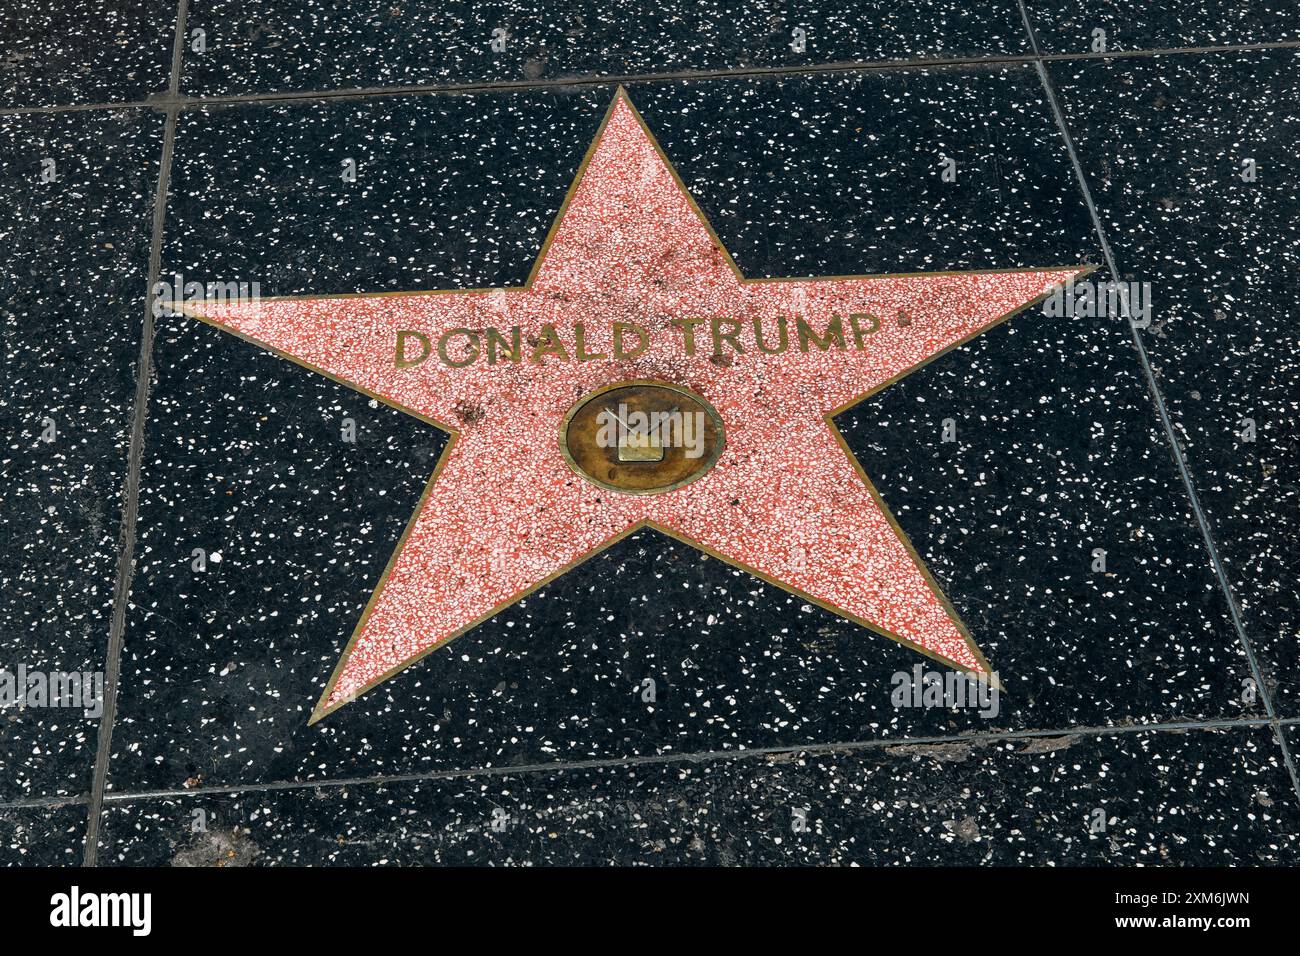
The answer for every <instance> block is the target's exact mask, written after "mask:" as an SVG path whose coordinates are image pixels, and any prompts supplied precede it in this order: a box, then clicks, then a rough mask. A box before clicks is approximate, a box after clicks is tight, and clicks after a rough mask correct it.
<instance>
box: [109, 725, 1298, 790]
mask: <svg viewBox="0 0 1300 956" xmlns="http://www.w3.org/2000/svg"><path fill="white" fill-rule="evenodd" d="M1273 723H1274V722H1273V721H1272V720H1270V719H1268V718H1242V719H1234V718H1224V719H1219V720H1200V721H1170V722H1166V723H1152V724H1126V725H1123V726H1110V727H1076V728H1069V729H1064V730H1009V731H1002V732H991V733H984V734H965V735H961V734H949V735H941V736H929V737H901V738H889V737H886V738H875V739H871V740H855V741H843V742H834V743H823V744H817V743H806V744H780V745H775V746H770V747H751V748H746V749H744V750H707V751H698V752H695V753H667V754H653V755H647V756H640V757H606V758H594V759H591V760H574V761H553V762H547V763H533V764H518V765H511V766H502V767H473V768H469V769H464V770H443V771H428V772H423V773H399V774H375V775H372V776H369V777H339V778H333V779H329V778H325V779H320V780H282V781H274V782H270V783H257V784H229V785H221V786H211V787H194V788H192V789H187V790H141V791H131V792H125V791H124V792H121V793H108V794H106V795H105V797H104V800H105V802H106V803H113V804H117V803H133V802H136V801H139V800H157V799H178V798H186V797H202V796H221V795H226V794H237V793H257V792H263V791H266V792H274V791H281V790H315V789H322V788H339V787H355V786H384V785H389V784H394V783H418V782H422V781H429V782H434V781H440V780H462V779H468V778H472V777H512V776H521V775H524V774H538V773H564V772H571V771H580V770H590V769H599V768H604V767H641V766H656V765H661V764H674V763H690V764H698V763H710V762H713V761H721V760H746V759H755V758H763V757H770V756H779V755H783V754H801V753H806V754H826V753H863V752H870V751H873V750H890V749H893V748H899V747H902V748H907V747H926V746H934V745H936V744H937V745H943V744H991V743H998V742H1011V741H1017V740H1041V739H1043V738H1052V737H1084V736H1091V737H1113V736H1122V735H1128V734H1142V733H1182V732H1185V731H1191V730H1203V731H1217V730H1236V729H1254V728H1258V727H1270V726H1272V725H1273Z"/></svg>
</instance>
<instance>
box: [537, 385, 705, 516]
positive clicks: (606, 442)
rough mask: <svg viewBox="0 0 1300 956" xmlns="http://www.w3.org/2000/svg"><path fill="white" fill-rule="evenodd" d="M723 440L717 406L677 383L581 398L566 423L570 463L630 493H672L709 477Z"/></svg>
mask: <svg viewBox="0 0 1300 956" xmlns="http://www.w3.org/2000/svg"><path fill="white" fill-rule="evenodd" d="M724 445H725V442H724V440H723V436H722V419H721V418H720V417H719V416H718V413H717V412H716V411H715V410H714V408H713V406H712V405H710V404H709V403H708V402H706V401H705V400H704V399H703V398H701V397H700V396H699V395H696V394H695V393H694V392H691V391H690V390H688V389H685V388H682V387H681V386H679V385H668V384H665V383H661V382H623V383H620V384H618V385H611V386H608V387H606V388H602V389H599V390H598V391H595V392H592V393H591V394H589V395H585V396H583V397H582V398H581V399H579V400H578V402H577V404H575V405H574V406H573V408H571V409H569V413H568V414H567V415H565V416H564V420H563V421H562V422H561V423H560V451H561V452H563V454H564V460H565V461H567V462H568V463H569V467H570V468H572V469H573V470H574V471H575V472H577V473H578V474H579V475H581V476H582V477H583V478H585V479H587V481H590V482H591V483H592V484H594V485H598V486H600V487H601V488H608V489H609V490H611V491H621V492H623V493H624V494H631V495H653V494H659V493H661V492H665V491H672V490H673V489H674V488H680V487H682V486H683V485H688V484H690V483H691V482H692V481H695V480H696V479H697V478H700V477H703V476H704V475H705V474H706V473H707V472H708V471H709V469H711V468H712V467H713V466H714V464H715V463H716V462H717V460H718V456H719V455H721V454H722V449H723V447H724Z"/></svg>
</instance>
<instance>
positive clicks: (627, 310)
mask: <svg viewBox="0 0 1300 956" xmlns="http://www.w3.org/2000/svg"><path fill="white" fill-rule="evenodd" d="M1086 271H1089V270H1087V269H1085V268H1081V267H1062V268H1056V269H1038V270H1019V271H1011V272H991V273H990V272H986V273H974V272H972V273H956V274H953V273H933V274H920V275H903V276H876V277H856V278H835V279H806V280H805V279H771V280H763V279H756V280H747V279H744V278H743V277H742V276H741V275H740V272H739V270H738V269H737V268H736V266H735V264H734V263H733V262H732V260H731V258H730V257H729V255H728V254H727V252H726V250H725V249H724V248H723V247H722V244H721V243H720V242H719V241H718V239H717V238H716V236H714V234H713V232H712V230H711V229H710V227H709V225H708V223H707V222H706V220H705V219H704V217H703V215H702V214H701V213H700V211H699V210H698V209H697V208H696V206H695V205H694V203H693V201H692V200H691V198H690V196H689V195H688V194H687V192H686V190H685V188H684V186H683V185H682V183H681V182H680V180H678V178H677V176H676V174H675V172H674V171H673V169H672V167H671V166H670V165H669V164H668V162H667V159H666V158H665V157H664V155H663V154H662V152H661V151H660V150H659V148H658V145H657V144H656V143H655V141H654V139H653V137H652V136H651V135H650V133H649V130H648V129H647V128H646V127H645V125H644V123H643V122H642V121H641V118H640V116H639V115H638V114H637V112H636V110H635V109H634V107H633V106H632V104H631V102H630V101H629V100H628V98H627V96H626V94H625V93H624V92H623V91H621V90H620V91H619V94H618V95H617V97H616V98H615V100H614V102H613V104H612V105H611V107H610V110H609V113H608V115H607V117H606V119H605V122H604V124H603V125H602V127H601V130H600V132H599V133H598V134H597V136H596V140H595V142H594V143H593V144H592V147H591V151H590V152H589V153H588V156H587V159H586V161H585V163H584V165H583V167H582V169H581V170H580V172H579V174H578V177H577V179H576V181H575V182H574V185H573V187H572V189H571V190H570V193H569V196H568V198H567V199H566V202H565V205H564V207H563V208H562V210H561V212H560V215H559V217H558V219H557V221H556V223H555V226H554V228H553V229H552V233H551V236H550V238H549V240H548V242H547V243H546V244H545V245H544V246H543V249H542V253H541V255H540V256H539V258H538V260H537V263H536V264H535V265H534V267H533V272H532V275H531V277H530V278H529V281H528V283H527V284H526V285H525V286H523V287H522V288H517V289H493V290H485V291H466V292H462V291H454V292H429V293H411V294H404V295H397V296H394V295H363V296H342V297H339V296H336V297H321V298H293V299H269V300H262V301H261V302H260V303H257V304H251V305H250V304H225V305H218V304H213V303H206V304H205V303H202V302H198V303H186V304H184V305H183V306H180V305H178V306H177V308H178V309H183V310H184V311H186V312H188V313H189V314H191V315H195V316H196V317H199V318H202V319H205V320H206V321H209V322H212V323H214V324H216V325H218V326H220V327H222V328H225V329H227V330H229V331H231V332H234V333H236V334H238V335H240V336H242V337H244V338H247V339H249V340H250V341H252V342H255V343H257V344H259V345H263V346H265V347H267V348H270V349H272V350H274V351H275V352H276V353H278V354H280V355H282V356H284V357H285V358H288V359H291V360H292V361H295V362H298V363H299V364H302V365H304V366H306V367H308V368H311V369H313V370H316V371H318V372H321V373H322V374H325V375H328V376H330V377H332V378H334V379H336V380H338V381H340V382H343V383H345V384H347V385H349V386H351V387H353V388H355V389H358V390H359V391H362V392H364V393H366V394H367V395H370V396H372V397H374V398H377V399H379V400H380V401H383V402H385V403H387V404H390V405H393V406H395V407H397V408H400V409H402V410H404V411H407V412H409V413H411V414H413V415H417V416H419V417H420V418H422V419H424V420H425V421H428V422H432V423H434V424H436V425H438V426H439V427H442V428H444V429H446V430H448V431H450V432H452V433H453V437H452V440H451V441H450V442H449V443H448V445H447V448H446V450H445V452H444V453H443V456H442V459H441V460H440V461H439V463H438V467H437V469H436V470H435V472H434V475H433V477H432V478H431V479H430V481H429V484H428V486H427V488H426V489H425V493H424V496H423V498H422V499H421V501H420V505H419V508H418V509H417V511H416V513H415V515H414V517H413V518H412V519H411V522H410V524H409V525H408V526H407V529H406V531H405V533H404V534H403V536H402V539H401V541H400V542H399V544H398V546H397V549H396V551H395V553H394V554H393V556H392V559H391V560H390V562H389V565H388V568H387V570H386V571H385V572H384V576H383V578H382V579H381V581H380V582H379V585H378V587H377V588H376V590H375V592H374V595H373V596H372V598H371V600H370V604H369V606H368V607H367V608H366V611H365V613H364V615H363V616H362V618H361V621H360V623H359V624H358V625H357V628H356V631H355V633H354V634H353V636H352V640H351V642H350V643H349V645H348V647H347V650H346V651H345V652H344V654H343V658H342V660H341V661H340V662H339V664H338V667H337V668H336V670H335V672H334V675H333V677H332V678H331V679H330V681H329V684H328V685H327V687H326V689H325V692H324V694H323V695H322V697H321V699H320V702H319V703H318V704H317V706H316V710H315V712H314V713H313V715H312V721H313V722H314V721H316V720H319V719H320V718H321V717H323V716H324V715H325V714H328V713H330V712H331V711H333V710H335V709H337V708H338V707H340V706H342V705H343V704H345V703H347V702H348V701H350V700H352V699H353V698H355V697H356V696H357V695H358V694H361V693H363V692H365V691H366V690H369V689H370V688H372V687H374V686H375V685H376V684H378V683H380V682H381V681H383V680H385V679H387V678H388V677H390V676H392V675H393V674H395V673H396V672H397V671H399V670H401V669H402V668H404V667H406V666H407V665H409V664H411V663H412V662H413V661H415V660H416V659H418V658H420V657H422V656H423V655H424V654H427V653H429V652H430V651H432V650H435V649H437V648H439V647H442V646H443V645H445V644H447V643H448V642H449V641H451V640H452V639H453V638H455V637H457V636H458V635H460V634H462V633H464V632H465V631H467V630H468V629H470V628H472V627H474V626H475V625H476V624H478V623H480V622H482V621H484V620H486V619H487V618H490V617H492V616H493V615H494V614H496V613H497V612H498V611H500V610H501V609H502V608H504V607H506V606H508V605H510V604H511V603H513V602H515V601H517V600H518V599H519V598H521V597H523V596H525V595H527V594H529V593H530V592H532V591H534V590H536V589H537V588H539V587H541V586H542V585H543V584H545V583H546V582H548V581H550V580H552V579H554V578H555V577H557V576H559V575H560V574H563V573H564V572H565V571H567V570H569V569H570V568H572V567H573V566H574V565H576V564H577V563H579V562H581V561H583V560H585V559H586V558H589V557H591V556H592V555H594V554H596V553H597V552H599V551H600V550H602V549H603V548H606V547H608V546H609V545H610V544H612V543H613V542H615V541H617V540H619V539H620V538H622V537H624V536H626V535H628V534H630V533H631V532H633V531H635V530H637V529H638V528H642V527H652V528H655V529H657V530H659V531H661V532H664V533H666V534H669V535H672V536H674V537H676V538H679V539H681V540H683V541H686V542H688V543H690V544H693V545H695V546H697V547H699V548H701V549H703V550H705V551H707V552H709V553H710V554H712V555H715V556H716V557H719V558H721V559H723V560H725V561H727V562H729V563H731V564H733V565H736V566H737V567H741V568H744V569H746V570H748V571H751V572H753V573H754V574H757V575H759V576H760V577H762V578H764V579H765V580H767V581H769V582H771V583H774V584H777V585H779V586H780V587H783V588H785V589H786V590H788V591H791V592H793V593H795V594H798V595H800V596H802V597H803V598H804V599H806V600H808V601H810V602H812V603H815V604H818V605H820V606H822V607H824V608H827V609H829V610H831V611H833V612H835V613H836V614H839V615H842V616H843V617H846V618H849V619H851V620H853V621H856V622H857V623H859V624H861V625H863V626H865V627H867V628H870V629H871V630H872V631H875V632H877V633H879V634H882V635H884V636H886V637H889V638H891V639H893V640H896V641H899V642H901V643H903V644H906V645H907V646H909V647H912V648H914V649H916V650H918V651H920V652H921V653H923V654H926V655H928V656H930V657H932V658H935V659H937V660H939V661H942V662H944V663H947V664H949V665H951V666H953V667H956V668H959V669H961V670H964V671H968V672H972V673H975V674H988V673H990V668H989V665H988V662H987V661H986V660H985V659H984V657H983V655H982V654H981V653H980V651H979V649H978V648H977V647H976V646H975V643H974V642H973V641H972V640H971V638H970V636H969V634H968V633H967V632H966V630H965V628H964V627H963V626H962V624H961V622H960V621H959V620H958V619H957V615H956V614H955V612H954V611H953V610H952V608H951V607H950V606H949V604H948V603H947V601H946V600H945V598H944V597H943V595H942V594H941V592H940V590H939V588H938V586H937V585H936V584H935V582H934V581H933V580H932V579H931V577H930V576H929V574H928V572H927V571H926V569H925V566H924V564H923V563H922V562H921V560H920V559H919V557H918V556H917V555H916V553H915V551H914V550H913V549H912V547H911V545H910V544H909V542H908V541H907V539H906V537H905V536H904V535H903V533H902V531H901V530H900V529H899V527H898V525H897V524H896V522H895V521H894V519H893V516H892V515H890V513H889V512H888V510H887V509H886V508H885V506H884V503H883V502H882V501H881V499H880V497H879V495H878V494H877V493H876V491H875V489H874V488H873V487H872V486H871V484H870V482H869V481H868V480H867V478H866V476H865V475H864V474H863V473H862V471H861V469H860V468H859V466H858V464H857V462H856V461H855V460H854V459H853V457H852V456H851V454H850V453H849V451H848V448H847V446H845V445H844V443H843V440H842V439H841V438H840V435H839V432H838V431H837V430H836V429H835V427H834V425H833V424H832V423H831V416H833V415H835V414H837V413H838V412H839V411H842V410H844V409H845V408H847V407H848V406H850V405H852V404H854V403H855V402H857V401H859V400H861V399H863V398H864V397H866V396H867V395H870V394H871V393H873V392H875V391H877V390H879V389H881V388H883V387H885V386H886V385H888V384H890V383H892V382H893V381H895V380H897V379H898V378H900V377H901V376H903V375H905V374H907V373H908V372H909V371H911V370H913V369H915V368H917V367H918V366H920V365H923V364H925V363H926V362H928V361H929V360H931V359H933V358H935V357H936V356H937V355H939V354H941V353H942V352H944V351H946V350H948V349H950V348H953V347H955V346H958V345H960V344H962V343H963V342H965V341H967V340H968V339H970V338H972V337H973V336H975V335H978V334H979V333H981V332H983V331H985V330H986V329H988V328H990V327H991V326H993V325H995V324H997V323H998V322H1000V321H1001V320H1002V319H1004V318H1007V317H1008V316H1009V315H1011V314H1013V313H1014V312H1017V311H1019V310H1020V309H1022V308H1024V307H1026V306H1028V305H1030V304H1032V303H1034V302H1035V301H1038V300H1040V299H1041V298H1042V297H1044V296H1045V295H1046V294H1047V293H1048V292H1049V291H1050V290H1051V289H1052V288H1053V287H1054V286H1056V285H1058V284H1060V283H1064V282H1067V281H1070V280H1072V279H1074V278H1075V277H1077V276H1079V275H1080V274H1082V273H1084V272H1086ZM851 315H853V316H856V317H857V318H856V319H855V320H854V322H853V323H852V324H851V323H850V319H849V316H851ZM782 316H784V317H788V322H789V341H788V342H787V348H786V349H785V350H784V351H781V352H779V353H777V354H769V353H767V352H764V351H762V350H760V349H759V348H758V347H757V343H756V341H755V339H754V336H753V334H752V332H753V329H752V322H753V319H755V318H757V319H759V320H760V321H761V322H762V323H763V337H764V339H765V341H766V343H767V344H768V345H769V347H775V345H776V344H778V336H777V321H778V317H782ZM796 316H798V317H801V318H803V319H805V320H806V322H807V324H808V325H809V326H810V327H811V328H813V329H815V330H816V332H817V334H818V335H821V334H823V332H824V331H826V330H828V329H829V328H830V327H831V326H832V324H833V323H834V321H835V319H836V318H839V319H840V321H841V324H840V326H839V328H840V330H841V332H842V334H841V336H840V337H839V339H838V340H832V337H829V336H828V338H827V339H825V340H824V341H826V342H827V347H826V348H825V349H822V348H820V347H819V346H818V345H817V344H815V343H811V344H810V343H807V342H805V343H802V344H803V345H806V346H807V348H806V350H804V348H801V347H800V344H801V343H800V342H798V341H797V340H796V336H795V331H794V323H795V321H796V319H795V317H796ZM715 317H716V318H721V319H722V322H721V329H722V331H723V332H724V333H727V332H731V333H735V334H734V336H733V337H731V338H728V337H726V336H725V335H724V338H723V340H721V341H719V340H716V339H714V338H713V336H712V331H713V323H712V320H713V319H714V318H715ZM695 318H702V319H703V322H701V323H698V324H696V325H693V326H689V327H683V325H682V324H681V322H682V320H689V319H695ZM673 320H678V324H676V325H674V324H673ZM620 322H621V323H631V324H635V325H636V326H639V327H640V328H642V329H644V330H647V331H648V333H649V334H648V336H647V342H646V348H645V350H644V351H643V352H641V353H640V354H638V355H636V356H635V357H634V358H622V359H618V358H615V357H613V356H614V355H615V351H614V342H613V329H614V327H615V323H620ZM516 326H517V327H519V328H520V329H521V331H522V337H523V345H522V347H521V354H520V358H519V360H518V361H513V360H511V358H510V357H509V356H503V355H501V354H497V355H495V356H494V357H495V358H496V361H494V362H489V361H488V347H487V332H486V330H487V329H488V328H492V329H496V330H499V331H500V332H501V333H502V334H503V336H505V337H508V330H510V329H512V328H513V327H516ZM547 326H550V327H551V328H553V329H554V335H553V336H552V335H551V333H550V329H548V328H547ZM687 328H689V329H690V331H691V332H693V338H694V343H693V344H694V348H693V349H692V348H690V347H688V342H687V339H688V335H687ZM452 330H459V331H455V332H453V331H452ZM399 331H406V332H408V333H409V332H412V331H414V332H418V333H419V334H420V335H422V336H424V340H425V341H427V342H429V343H431V344H432V345H433V348H432V349H430V350H429V352H430V354H429V355H428V356H426V360H425V361H422V362H419V363H418V364H410V365H401V364H400V363H398V362H396V361H395V359H396V356H397V353H396V352H395V341H396V339H397V333H398V332H399ZM575 335H581V337H582V345H581V346H579V345H578V344H577V342H576V341H575ZM411 341H415V340H414V339H411ZM555 341H558V342H559V343H560V347H559V349H558V350H557V349H554V348H550V349H547V348H545V346H547V345H550V344H551V343H553V342H555ZM439 343H441V344H442V346H443V349H442V353H444V354H440V353H439V351H438V349H437V345H438V344H439ZM625 348H626V346H625ZM593 356H594V357H593ZM565 359H567V361H566V360H565ZM461 363H464V364H461ZM631 380H655V381H659V382H664V383H671V384H676V385H679V386H683V387H685V388H688V389H690V390H691V391H693V392H695V393H696V394H697V395H700V396H702V397H703V398H705V399H706V400H707V401H708V402H709V403H710V404H711V405H712V406H713V408H714V409H716V410H717V412H718V414H719V415H720V417H721V419H722V422H723V424H724V427H725V449H724V450H723V452H722V454H721V456H720V458H719V459H718V461H717V463H716V465H715V466H714V467H713V468H712V469H711V470H710V471H708V472H707V473H706V474H704V475H703V477H701V478H699V479H698V480H696V481H694V482H693V483H691V484H688V485H685V486H684V487H680V488H677V489H675V490H671V491H665V492H663V493H660V494H648V495H647V494H643V495H632V494H627V493H621V492H618V491H613V490H610V489H608V488H601V487H597V486H596V485H594V484H592V483H590V482H588V481H587V480H585V479H584V478H582V477H580V476H579V475H578V474H577V473H575V471H574V470H572V469H571V468H570V467H569V466H568V464H567V463H566V461H565V458H564V456H563V455H562V453H561V447H560V442H559V440H558V436H559V428H560V423H561V421H562V420H563V418H564V416H565V414H566V412H568V411H569V409H570V408H572V407H573V406H574V404H575V402H577V401H578V400H579V399H580V398H581V397H582V396H584V395H587V394H588V393H590V392H593V391H595V390H597V389H600V388H602V387H605V386H609V385H613V384H616V383H620V382H625V381H631Z"/></svg>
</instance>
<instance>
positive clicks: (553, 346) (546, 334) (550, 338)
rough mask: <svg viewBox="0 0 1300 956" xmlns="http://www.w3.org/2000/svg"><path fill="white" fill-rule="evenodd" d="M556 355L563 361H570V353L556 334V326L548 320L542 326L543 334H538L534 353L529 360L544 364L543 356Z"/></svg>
mask: <svg viewBox="0 0 1300 956" xmlns="http://www.w3.org/2000/svg"><path fill="white" fill-rule="evenodd" d="M544 355H554V356H555V357H556V358H558V359H559V360H560V361H561V362H567V361H569V353H568V351H567V350H566V349H565V348H564V344H563V343H562V342H561V341H560V337H559V336H558V335H556V334H555V326H553V325H551V323H549V322H547V323H546V324H545V325H543V326H542V331H541V334H539V335H538V336H537V345H535V346H534V347H533V354H532V355H531V356H529V358H528V361H529V362H531V363H532V364H534V365H542V364H544V363H543V362H542V356H544Z"/></svg>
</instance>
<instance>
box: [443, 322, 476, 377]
mask: <svg viewBox="0 0 1300 956" xmlns="http://www.w3.org/2000/svg"><path fill="white" fill-rule="evenodd" d="M453 335H463V336H465V338H466V342H465V347H466V349H467V350H468V351H469V357H468V358H466V359H464V360H463V361H460V362H456V361H453V360H452V358H451V356H450V355H448V354H447V343H448V342H449V341H450V340H451V337H452V336H453ZM438 358H440V359H442V364H443V365H450V366H451V367H452V368H464V367H465V366H466V365H471V364H473V362H474V360H475V359H476V358H478V333H477V332H473V331H471V330H470V329H448V330H447V331H446V332H443V333H442V335H440V336H439V337H438Z"/></svg>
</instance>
